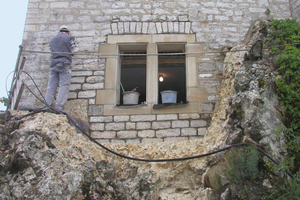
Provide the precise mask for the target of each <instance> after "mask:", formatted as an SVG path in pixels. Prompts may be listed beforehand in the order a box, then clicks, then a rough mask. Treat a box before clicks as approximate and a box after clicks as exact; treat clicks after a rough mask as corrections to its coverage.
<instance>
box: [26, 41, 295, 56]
mask: <svg viewBox="0 0 300 200" xmlns="http://www.w3.org/2000/svg"><path fill="white" fill-rule="evenodd" d="M299 44H300V43H292V44H285V45H277V46H267V47H264V48H263V49H271V48H274V47H285V46H293V45H299ZM239 51H249V49H236V50H226V51H207V52H190V53H151V54H146V53H145V54H100V53H80V52H77V53H76V55H93V56H171V55H197V54H212V53H228V52H239ZM23 52H28V53H42V54H67V55H74V53H69V52H46V51H33V50H23Z"/></svg>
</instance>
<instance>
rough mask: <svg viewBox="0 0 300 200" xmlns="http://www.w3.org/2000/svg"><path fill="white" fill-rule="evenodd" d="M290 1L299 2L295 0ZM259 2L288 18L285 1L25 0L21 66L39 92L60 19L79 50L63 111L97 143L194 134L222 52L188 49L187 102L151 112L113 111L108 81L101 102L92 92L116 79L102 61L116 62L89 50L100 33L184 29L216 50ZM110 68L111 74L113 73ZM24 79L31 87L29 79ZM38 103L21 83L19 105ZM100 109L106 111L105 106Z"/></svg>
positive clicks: (201, 124) (260, 12)
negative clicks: (81, 121)
mask: <svg viewBox="0 0 300 200" xmlns="http://www.w3.org/2000/svg"><path fill="white" fill-rule="evenodd" d="M292 1H293V0H291V2H292ZM294 3H295V4H297V5H299V1H295V2H293V4H294ZM267 8H269V9H270V10H271V14H272V16H273V17H274V18H283V19H285V18H291V17H292V13H291V9H290V2H289V1H288V0H276V1H275V0H268V1H267V0H238V1H237V0H235V1H228V0H227V1H217V0H214V1H208V0H204V1H203V0H201V1H199V0H185V1H181V0H176V1H168V0H163V1H150V0H132V1H125V0H124V1H111V0H102V1H96V0H84V1H71V0H29V5H28V13H27V19H26V25H25V30H24V37H23V46H24V50H25V52H24V53H23V56H26V57H27V61H26V64H25V71H27V72H29V73H30V74H31V75H32V76H33V78H34V80H35V81H36V84H37V85H38V86H39V88H40V90H41V91H42V93H43V94H45V91H46V86H47V81H48V73H49V58H50V54H44V53H41V52H49V48H48V44H49V40H50V38H51V37H53V36H54V35H55V34H57V32H58V29H59V27H60V26H61V25H67V26H68V27H69V29H70V30H71V35H73V36H74V37H75V38H76V41H77V44H78V47H79V49H80V53H79V54H77V55H76V56H74V60H73V71H72V82H71V87H70V94H69V101H68V103H67V105H66V111H67V112H69V113H71V114H72V115H74V116H75V117H80V118H82V119H85V120H86V121H89V122H90V124H91V134H92V135H93V136H94V137H95V138H97V139H99V140H101V141H102V142H112V141H113V142H116V141H118V142H127V143H128V142H157V141H170V140H188V139H195V138H199V137H202V135H203V134H204V133H205V130H206V128H207V127H208V126H209V122H210V120H211V117H212V113H213V110H214V107H215V105H216V104H217V103H218V92H219V91H218V90H219V85H220V81H221V80H222V71H223V57H224V55H223V54H222V53H206V54H201V55H200V54H198V55H197V54H196V55H194V56H193V57H192V58H190V61H189V62H187V64H188V66H189V67H190V70H191V71H190V73H189V75H188V77H187V80H188V81H189V80H193V81H192V83H193V84H194V83H195V85H193V86H191V87H190V88H192V89H193V90H192V91H202V92H200V93H199V94H198V93H197V92H196V93H195V92H190V94H188V95H187V97H188V98H190V99H191V101H190V103H189V104H188V106H187V107H180V108H179V107H175V108H174V107H173V108H165V109H162V110H159V111H153V109H152V106H153V104H149V105H147V106H146V107H143V108H139V110H138V111H137V110H136V109H127V110H124V109H123V110H116V108H115V106H114V103H115V102H116V98H115V97H113V98H112V97H111V96H116V92H117V88H116V87H115V88H112V90H111V91H112V95H109V96H107V98H112V100H111V101H110V103H109V105H107V104H103V103H102V104H101V102H103V101H99V99H101V98H102V99H103V91H106V89H107V87H108V84H109V83H108V80H110V81H111V80H112V81H114V82H113V84H116V83H117V80H116V79H117V78H116V77H113V76H110V75H109V73H110V72H111V71H110V70H111V68H109V69H110V70H108V67H107V66H111V62H117V61H118V58H117V57H116V58H115V60H114V59H110V58H108V57H105V56H104V57H103V56H98V55H96V54H98V53H102V52H105V50H103V48H101V47H103V46H105V45H106V46H105V47H108V44H109V41H108V36H116V37H118V35H122V36H124V35H150V36H153V35H170V34H172V35H177V34H178V35H180V34H181V35H185V34H190V35H193V37H194V41H193V42H191V43H190V45H192V46H193V49H197V50H194V52H212V51H220V50H222V49H223V47H224V46H233V45H235V44H240V43H242V42H243V40H244V38H245V35H246V33H247V32H248V29H249V27H250V26H251V24H252V23H253V22H254V21H255V20H257V19H268V16H267V15H266V14H265V11H266V9H267ZM298 8H299V6H298V7H297V9H298ZM297 9H292V11H294V12H293V16H295V15H297V13H299V12H296V11H297ZM295 13H296V14H295ZM298 15H299V14H298ZM298 18H299V16H298ZM170 42H176V41H170ZM149 44H150V43H149ZM105 49H106V50H107V48H105ZM26 50H31V51H34V52H28V51H26ZM116 70H117V69H116ZM113 74H114V75H118V72H117V71H116V72H114V73H113ZM207 74H209V76H208V75H207ZM24 78H25V79H26V82H27V83H28V84H29V85H30V86H31V87H32V89H34V90H35V91H36V92H37V89H35V88H34V85H33V83H32V82H31V81H30V79H28V78H27V77H26V76H24ZM100 94H101V95H100ZM193 95H194V96H193ZM202 95H203V96H202ZM196 96H197V97H196ZM199 96H201V97H202V98H198V97H199ZM105 98H106V97H105ZM97 99H98V100H97ZM99 102H100V103H99ZM40 106H42V104H41V103H39V102H38V100H36V99H35V97H34V96H33V95H32V94H30V93H29V92H28V91H27V90H25V91H24V93H23V95H22V99H21V102H20V107H40ZM106 108H109V110H110V111H111V110H113V112H105V110H107V109H106ZM144 110H147V111H146V112H144Z"/></svg>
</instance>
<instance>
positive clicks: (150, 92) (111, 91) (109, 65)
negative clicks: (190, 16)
mask: <svg viewBox="0 0 300 200" xmlns="http://www.w3.org/2000/svg"><path fill="white" fill-rule="evenodd" d="M174 41H175V42H174ZM161 43H168V44H172V43H174V44H175V43H177V44H178V43H184V44H185V52H186V53H187V55H186V76H187V78H186V89H187V101H188V102H189V103H188V104H187V105H184V106H175V107H166V108H162V109H153V105H154V104H157V100H158V56H156V55H147V67H146V68H147V69H146V79H147V84H146V94H147V95H146V101H147V105H146V106H141V107H135V108H120V107H117V106H116V105H117V104H118V103H119V102H118V101H119V95H120V89H119V88H120V87H119V84H120V75H119V73H120V56H116V54H118V53H119V48H118V45H125V44H126V45H130V44H131V45H132V44H141V45H146V46H147V54H156V53H158V52H157V45H158V44H161ZM200 52H203V46H202V45H201V44H199V43H196V36H195V34H155V35H109V36H108V38H107V44H103V45H101V46H100V54H103V55H101V56H100V58H105V59H106V71H105V87H104V89H103V90H97V95H96V104H98V105H103V115H133V114H139V115H140V114H164V113H199V112H200V102H203V101H205V99H206V97H205V91H204V89H203V88H200V87H198V78H197V74H198V72H197V58H198V57H199V56H203V55H202V54H190V55H189V54H188V53H200ZM109 54H112V55H109ZM149 66H151V67H149Z"/></svg>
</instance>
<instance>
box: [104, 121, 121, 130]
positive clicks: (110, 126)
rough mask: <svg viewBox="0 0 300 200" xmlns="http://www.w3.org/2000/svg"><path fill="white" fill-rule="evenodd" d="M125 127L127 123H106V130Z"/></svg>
mask: <svg viewBox="0 0 300 200" xmlns="http://www.w3.org/2000/svg"><path fill="white" fill-rule="evenodd" d="M124 129H125V123H107V124H105V130H108V131H119V130H124Z"/></svg>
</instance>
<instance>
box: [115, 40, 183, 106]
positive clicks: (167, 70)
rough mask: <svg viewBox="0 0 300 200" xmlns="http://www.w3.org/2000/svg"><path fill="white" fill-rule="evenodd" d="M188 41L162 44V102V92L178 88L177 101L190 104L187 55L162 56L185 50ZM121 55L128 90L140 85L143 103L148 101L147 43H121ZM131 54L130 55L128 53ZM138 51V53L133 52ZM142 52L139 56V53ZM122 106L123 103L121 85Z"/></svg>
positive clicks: (123, 75)
mask: <svg viewBox="0 0 300 200" xmlns="http://www.w3.org/2000/svg"><path fill="white" fill-rule="evenodd" d="M184 50H185V45H184V44H160V45H158V53H159V54H160V55H158V72H157V73H158V75H162V76H163V78H164V81H163V82H159V80H157V81H158V90H159V95H158V96H159V98H158V104H161V103H162V100H161V94H160V92H161V91H164V90H173V91H177V103H186V73H185V71H186V70H185V55H184V54H179V55H170V54H169V55H161V54H168V53H184ZM120 52H121V54H126V55H122V56H120V58H121V79H120V81H121V83H122V86H123V88H124V90H125V91H131V90H133V89H134V88H136V87H138V88H137V90H136V91H137V92H138V93H140V96H139V104H141V103H143V102H145V101H146V58H147V57H146V46H144V45H132V46H131V45H123V46H120ZM128 54H129V55H128ZM130 54H135V55H130ZM136 54H138V56H137V55H136ZM120 91H121V92H120V105H123V98H122V93H123V89H122V87H121V86H120Z"/></svg>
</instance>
